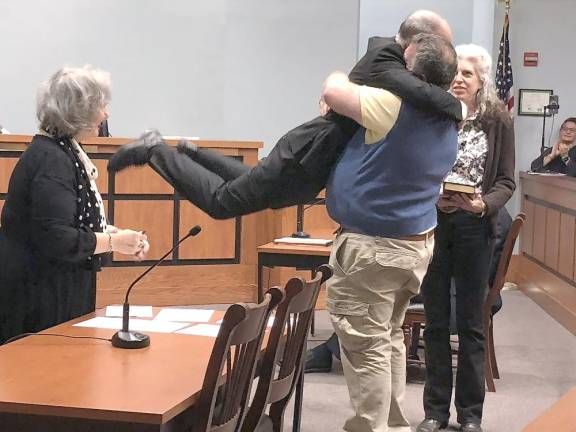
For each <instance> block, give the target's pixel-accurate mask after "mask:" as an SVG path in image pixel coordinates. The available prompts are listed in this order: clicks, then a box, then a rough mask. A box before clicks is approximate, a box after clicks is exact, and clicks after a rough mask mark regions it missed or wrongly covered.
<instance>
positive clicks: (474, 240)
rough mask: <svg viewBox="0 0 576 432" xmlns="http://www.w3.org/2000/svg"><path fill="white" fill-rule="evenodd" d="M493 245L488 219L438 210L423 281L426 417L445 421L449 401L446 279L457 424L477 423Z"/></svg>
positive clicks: (450, 377)
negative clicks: (454, 339) (454, 337)
mask: <svg viewBox="0 0 576 432" xmlns="http://www.w3.org/2000/svg"><path fill="white" fill-rule="evenodd" d="M491 253H492V245H491V240H490V224H489V221H488V219H487V218H479V217H478V216H476V215H474V214H471V213H468V212H464V211H457V212H455V213H451V214H446V213H442V212H440V211H439V212H438V226H437V227H436V231H435V245H434V256H433V258H432V262H431V263H430V266H429V267H428V272H427V274H426V277H425V278H424V281H423V283H422V295H423V298H424V309H425V311H426V329H425V330H424V341H425V343H426V373H427V377H426V385H425V386H424V412H425V415H426V418H431V419H436V420H439V421H441V422H447V421H448V418H449V416H450V401H451V397H452V387H453V385H452V383H453V379H452V353H451V349H450V279H451V278H452V277H453V278H454V281H455V285H456V324H457V330H458V342H459V347H458V368H457V372H456V389H455V405H456V411H457V413H458V419H457V420H458V423H461V424H463V423H468V422H470V423H476V424H480V423H481V420H482V406H483V403H484V393H485V390H484V330H483V323H482V310H483V305H484V301H485V299H486V295H487V292H488V270H489V265H490V256H491Z"/></svg>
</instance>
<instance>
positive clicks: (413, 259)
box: [375, 252, 422, 270]
mask: <svg viewBox="0 0 576 432" xmlns="http://www.w3.org/2000/svg"><path fill="white" fill-rule="evenodd" d="M375 259H376V262H377V263H378V264H380V265H381V266H383V267H395V268H399V269H402V270H414V269H415V268H416V267H417V266H418V265H420V262H421V261H422V258H420V257H419V256H418V255H412V254H403V253H398V252H376V256H375Z"/></svg>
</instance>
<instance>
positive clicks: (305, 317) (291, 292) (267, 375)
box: [242, 265, 333, 432]
mask: <svg viewBox="0 0 576 432" xmlns="http://www.w3.org/2000/svg"><path fill="white" fill-rule="evenodd" d="M332 273H333V271H332V268H331V267H330V266H329V265H322V266H320V267H318V269H317V270H316V275H315V277H314V278H313V279H312V280H311V281H304V280H303V279H302V278H292V279H290V280H289V281H288V283H287V284H286V287H285V297H284V300H283V301H282V302H281V303H280V304H279V305H278V308H277V310H276V316H275V319H274V324H273V325H272V329H271V331H270V337H269V339H268V345H267V347H266V352H265V354H264V358H263V359H262V362H261V366H260V374H259V381H258V387H257V389H256V392H255V394H254V398H253V399H252V402H251V405H250V407H249V409H248V414H247V415H246V418H245V421H244V423H243V425H242V431H243V432H252V431H254V430H256V426H257V425H258V423H259V421H260V419H261V417H262V416H263V415H264V413H265V410H266V407H267V406H268V405H269V404H271V403H274V402H278V401H285V402H286V403H287V401H288V400H289V398H290V396H291V394H292V391H293V389H294V386H295V383H296V380H297V377H298V375H299V373H300V368H301V366H302V355H303V353H304V348H305V346H306V341H307V336H308V332H309V331H310V324H311V321H312V314H313V313H314V306H315V305H316V300H317V299H318V293H319V291H320V286H321V285H322V284H323V283H324V282H325V281H326V280H327V279H329V278H330V277H331V276H332Z"/></svg>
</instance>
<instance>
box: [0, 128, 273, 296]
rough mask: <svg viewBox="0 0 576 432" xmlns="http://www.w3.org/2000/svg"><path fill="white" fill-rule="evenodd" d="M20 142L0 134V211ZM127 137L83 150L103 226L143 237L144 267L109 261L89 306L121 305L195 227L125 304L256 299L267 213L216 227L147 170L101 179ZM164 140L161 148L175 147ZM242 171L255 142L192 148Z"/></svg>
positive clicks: (23, 141) (26, 139)
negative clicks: (94, 174) (92, 168)
mask: <svg viewBox="0 0 576 432" xmlns="http://www.w3.org/2000/svg"><path fill="white" fill-rule="evenodd" d="M31 139H32V137H31V136H28V135H0V210H1V208H2V206H3V204H4V200H5V199H6V192H7V191H8V182H9V179H10V175H11V173H12V170H13V168H14V166H15V165H16V162H17V161H18V158H19V157H20V155H21V154H22V152H23V151H24V150H25V148H26V146H27V145H28V144H29V143H30V141H31ZM128 142H130V139H128V138H93V139H91V140H89V141H87V142H85V143H83V145H84V148H85V149H86V151H87V153H88V154H89V155H90V158H91V159H92V161H93V162H94V163H95V165H96V166H97V167H98V170H99V173H100V175H99V178H98V180H97V183H98V188H99V190H100V193H101V194H102V198H103V200H104V204H105V206H106V208H107V214H108V217H109V222H110V223H112V224H114V225H116V226H118V227H120V228H132V229H138V230H145V231H146V233H147V234H148V237H149V240H150V245H151V247H150V252H149V254H148V257H147V261H145V262H134V261H130V260H128V259H127V258H126V257H124V256H121V255H119V254H115V256H114V260H113V262H111V263H110V264H108V266H107V267H105V268H104V269H103V270H102V272H100V273H99V274H98V285H97V286H98V294H97V306H103V305H108V304H113V303H121V302H122V299H123V296H124V293H125V291H126V289H127V287H128V286H129V285H130V282H131V281H133V280H134V279H135V278H136V277H137V276H138V275H139V274H140V273H141V272H142V271H143V270H144V269H145V267H146V266H148V265H149V264H151V263H152V262H153V260H156V259H158V258H160V257H161V256H162V255H163V254H164V253H166V251H168V250H169V249H170V248H171V247H172V245H174V244H175V242H176V241H177V239H178V238H179V237H181V236H183V235H184V234H185V233H186V232H187V231H188V230H189V229H190V228H191V227H192V226H194V225H196V224H199V225H201V226H202V232H201V233H200V234H199V235H198V236H197V237H194V238H192V239H189V240H187V241H186V242H185V243H183V244H182V245H181V246H180V247H179V248H178V249H177V250H176V251H175V253H174V254H173V256H172V257H169V258H168V259H167V260H166V262H165V263H163V264H162V265H161V266H159V267H158V268H157V269H155V270H154V272H152V273H151V274H150V275H149V277H147V278H146V279H144V280H142V282H141V283H140V284H139V285H138V286H137V287H136V288H135V289H134V292H133V293H132V299H131V300H132V303H134V304H138V303H140V304H152V305H155V306H164V305H191V304H206V303H233V302H238V301H255V300H256V265H257V254H256V247H257V246H258V245H261V244H263V243H266V242H268V241H270V240H272V239H273V238H274V236H275V235H276V233H275V231H274V229H275V228H274V227H275V223H274V221H273V212H271V211H265V212H260V213H256V214H253V215H249V216H244V217H241V218H240V217H238V218H235V219H229V220H224V221H218V220H214V219H212V218H210V217H209V216H207V215H206V214H204V213H203V212H201V211H200V210H198V209H197V208H196V207H194V206H192V205H191V204H190V203H189V202H187V201H186V200H183V199H180V197H179V196H178V194H176V193H175V191H174V189H173V188H172V187H171V186H170V185H169V184H168V183H166V182H165V181H164V180H163V179H162V178H161V177H160V176H159V175H158V174H156V173H155V172H154V171H153V170H152V169H150V168H148V167H142V168H130V169H127V170H125V171H122V172H120V173H118V174H116V175H109V174H108V172H107V170H106V166H107V162H108V159H109V158H110V156H111V155H112V154H113V153H114V152H115V151H116V150H117V149H118V147H119V146H120V145H122V144H126V143H128ZM176 143H177V141H176V140H169V141H168V144H169V145H176ZM195 143H196V144H198V145H199V146H201V147H206V148H211V149H214V150H216V151H218V152H221V153H223V154H225V155H228V156H233V157H237V158H240V159H241V160H242V161H243V162H244V163H246V164H248V165H254V164H256V163H257V161H258V149H259V148H261V147H262V143H261V142H248V141H203V140H200V141H195Z"/></svg>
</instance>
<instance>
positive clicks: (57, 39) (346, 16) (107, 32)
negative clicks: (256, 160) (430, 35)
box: [0, 0, 359, 154]
mask: <svg viewBox="0 0 576 432" xmlns="http://www.w3.org/2000/svg"><path fill="white" fill-rule="evenodd" d="M358 1H359V0H290V1H285V0H266V1H263V0H209V1H202V2H197V1H189V0H170V1H163V2H160V1H157V0H122V1H119V0H100V1H98V2H94V1H91V0H58V1H53V2H48V1H44V0H18V1H14V0H0V36H1V37H0V40H2V46H1V50H2V51H1V53H2V58H3V60H4V61H3V67H2V69H1V70H0V94H1V95H2V97H1V98H0V124H2V125H3V126H4V127H6V128H8V129H9V130H10V131H11V132H13V133H22V134H32V133H34V131H35V130H36V121H35V94H36V88H37V87H38V84H39V82H40V81H42V80H44V79H46V78H48V76H49V75H50V74H51V73H53V72H54V71H55V70H56V69H57V68H58V67H60V66H62V65H64V64H70V65H82V64H85V63H91V64H93V65H95V66H99V67H102V68H104V69H107V70H109V71H110V72H111V73H112V79H113V100H112V104H111V106H110V112H111V117H110V130H111V133H112V134H113V135H114V136H136V135H138V134H139V133H140V132H141V131H142V130H144V129H146V128H150V127H156V128H158V129H160V131H161V132H162V133H164V134H166V135H187V136H199V137H201V138H204V139H236V140H243V139H245V140H262V141H265V145H266V147H265V151H264V152H263V153H261V154H266V153H267V152H268V151H269V149H270V148H271V147H272V146H273V144H274V143H275V141H276V140H277V139H278V138H279V137H280V136H281V135H282V134H284V133H285V132H286V131H288V130H289V129H290V128H292V127H294V126H296V125H298V124H300V123H302V122H304V121H306V120H308V119H311V118H312V117H314V116H315V115H317V109H318V106H317V102H318V95H319V93H320V87H321V84H322V81H323V79H324V78H325V76H326V75H327V74H328V73H329V72H330V71H332V70H334V69H342V70H348V69H350V68H351V67H352V65H353V64H354V62H355V59H356V46H357V28H358Z"/></svg>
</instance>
